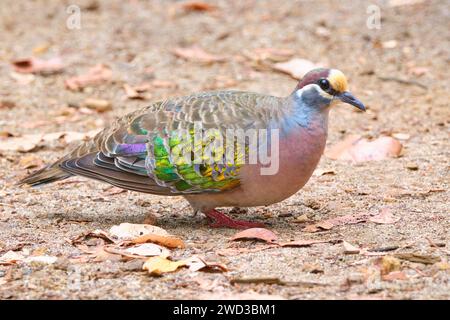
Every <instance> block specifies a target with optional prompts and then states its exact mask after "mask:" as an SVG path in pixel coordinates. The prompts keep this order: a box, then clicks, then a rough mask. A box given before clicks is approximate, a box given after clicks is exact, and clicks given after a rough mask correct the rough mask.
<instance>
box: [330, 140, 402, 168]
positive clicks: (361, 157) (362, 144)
mask: <svg viewBox="0 0 450 320" xmlns="http://www.w3.org/2000/svg"><path fill="white" fill-rule="evenodd" d="M402 147H403V146H402V144H401V143H400V142H399V141H398V140H396V139H394V138H392V137H380V138H377V139H375V140H373V141H368V140H366V139H363V138H361V137H360V136H356V135H351V136H348V137H347V138H346V139H344V140H343V141H341V142H339V143H337V144H336V145H334V146H332V147H331V148H328V149H327V150H326V151H325V156H327V157H328V158H330V159H333V160H350V161H352V162H355V163H357V162H365V161H378V160H383V159H386V158H390V157H397V156H399V155H400V152H401V151H402Z"/></svg>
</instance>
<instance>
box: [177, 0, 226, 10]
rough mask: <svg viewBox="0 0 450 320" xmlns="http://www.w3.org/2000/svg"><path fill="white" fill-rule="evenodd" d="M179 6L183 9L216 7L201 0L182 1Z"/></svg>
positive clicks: (212, 8)
mask: <svg viewBox="0 0 450 320" xmlns="http://www.w3.org/2000/svg"><path fill="white" fill-rule="evenodd" d="M181 7H182V8H183V9H184V10H185V11H213V10H216V9H217V7H216V6H214V5H212V4H209V3H207V2H202V1H187V2H183V3H181Z"/></svg>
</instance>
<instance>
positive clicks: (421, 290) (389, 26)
mask: <svg viewBox="0 0 450 320" xmlns="http://www.w3.org/2000/svg"><path fill="white" fill-rule="evenodd" d="M64 2H65V4H64V5H63V4H61V2H59V1H1V4H0V15H1V16H0V43H1V44H2V45H1V46H0V71H1V72H0V102H2V103H1V104H0V105H1V107H0V131H1V135H2V136H5V135H6V136H7V135H10V134H12V135H15V136H20V135H21V134H36V133H51V132H57V131H77V132H87V131H90V130H94V129H98V128H101V127H103V126H104V125H105V124H107V123H109V122H110V121H112V120H113V119H114V118H115V117H116V116H119V115H123V114H125V113H127V112H130V111H132V110H134V109H136V108H138V107H140V106H145V105H146V104H148V103H149V102H150V101H156V100H158V99H162V98H165V97H170V96H178V95H184V94H189V93H193V92H198V91H205V90H211V89H240V90H248V91H256V92H262V93H270V94H273V95H279V96H285V95H287V94H289V93H290V92H291V91H292V89H293V88H294V86H295V85H296V81H295V80H294V79H292V78H291V77H289V76H288V75H285V74H282V73H279V72H275V71H273V70H271V69H270V68H264V67H262V68H261V67H257V66H256V67H255V66H254V65H253V64H252V62H251V61H250V60H249V59H248V58H246V52H247V51H249V52H252V50H254V49H255V48H276V49H290V50H292V51H293V57H297V58H304V59H308V60H311V61H313V62H316V63H322V64H325V65H328V66H332V67H335V68H339V69H340V70H342V71H344V73H345V74H346V75H347V77H348V78H349V81H350V88H351V90H352V92H353V93H355V95H356V96H358V97H359V98H360V99H361V100H362V101H364V102H365V103H366V104H367V106H368V112H366V113H361V112H356V111H354V110H353V109H352V108H350V107H348V106H343V105H342V106H339V107H336V108H335V109H334V110H332V112H331V117H330V131H329V139H328V144H329V145H333V144H335V143H336V142H338V141H340V140H342V139H343V138H344V137H346V136H347V135H349V134H359V135H362V136H364V137H368V138H370V137H378V136H380V135H390V134H393V133H394V134H395V133H401V134H402V135H400V137H401V138H402V140H400V141H401V142H402V144H403V147H404V148H403V152H402V155H401V156H400V157H398V158H392V159H387V160H383V161H371V162H363V163H359V164H357V165H355V164H352V163H349V162H346V161H332V160H330V159H327V158H325V157H323V158H322V160H321V162H320V165H319V169H327V170H332V171H333V172H334V174H325V175H315V176H313V177H312V178H311V180H310V181H309V183H308V184H307V185H306V186H305V187H304V188H303V190H301V191H299V192H298V193H297V194H296V195H294V196H292V197H291V198H289V199H287V200H285V201H283V202H282V203H279V204H276V205H272V206H270V207H258V208H249V209H248V211H247V212H244V213H233V214H232V215H233V216H234V217H239V218H241V219H247V220H249V219H250V220H254V221H260V222H263V223H265V224H266V225H267V228H268V229H270V230H272V231H274V232H275V233H276V234H277V235H278V237H279V238H280V239H282V240H284V241H288V240H294V239H316V240H328V239H337V240H345V241H347V242H348V243H351V244H352V245H354V246H358V247H360V248H366V249H367V250H369V249H370V250H380V248H381V251H368V252H372V253H373V252H378V253H379V254H384V255H387V256H388V257H391V256H392V257H394V256H395V257H397V258H395V259H399V262H400V266H399V267H398V268H397V269H398V270H397V273H396V274H397V279H389V278H386V277H384V276H383V275H382V274H381V269H380V268H381V267H380V259H382V257H378V256H373V255H367V254H363V253H360V254H346V253H345V252H344V246H343V244H342V243H341V242H336V243H320V244H315V245H312V246H308V247H301V248H278V247H276V248H270V249H266V250H260V251H258V250H254V252H245V251H244V250H243V249H242V248H248V249H255V248H259V247H261V246H264V244H261V243H257V242H255V241H248V242H230V241H229V238H230V237H231V236H232V235H233V234H234V233H235V231H234V230H229V229H211V228H209V227H208V224H207V222H206V221H205V219H204V218H203V217H201V216H199V215H197V216H193V215H192V212H191V210H190V209H189V207H188V205H187V203H186V202H185V201H184V200H183V199H182V198H162V197H158V196H151V195H145V194H138V193H135V192H124V193H115V192H112V191H114V190H115V189H108V188H109V186H107V185H104V184H100V183H97V182H95V181H88V180H85V179H82V178H79V177H74V178H71V179H69V180H65V181H63V182H61V183H57V184H52V185H48V186H44V187H40V188H34V189H31V188H26V187H17V186H15V185H14V183H15V182H16V181H17V180H18V179H20V178H21V177H23V176H25V175H26V174H27V172H31V171H32V170H34V169H24V167H26V166H27V165H26V162H25V163H24V161H22V162H21V159H23V158H25V157H27V156H30V155H31V156H32V157H34V158H33V159H34V160H33V161H38V160H43V161H44V162H46V163H48V162H51V161H53V160H55V159H57V158H58V157H59V156H62V155H63V154H64V153H65V152H67V151H68V150H70V148H71V146H70V145H66V144H64V143H60V142H56V143H52V144H44V145H43V146H42V147H41V148H37V149H35V150H33V151H30V152H14V151H2V152H1V154H0V155H1V157H0V176H1V179H0V256H1V255H3V254H4V253H6V252H8V251H10V250H12V251H15V252H19V253H24V252H29V253H31V254H39V253H40V254H42V253H45V254H47V255H51V256H57V257H58V258H59V259H58V261H57V262H56V263H53V264H49V265H46V264H39V263H17V264H11V265H0V298H1V299H18V298H25V299H35V298H39V299H59V298H62V299H68V298H69V299H73V298H75V299H78V298H82V299H97V298H102V299H104V298H106V299H111V298H119V299H129V298H131V299H161V298H165V299H174V298H181V299H198V298H200V299H202V298H227V297H233V298H258V297H259V298H261V297H266V295H269V296H270V297H272V298H275V297H283V298H287V299H359V298H363V299H366V298H368V299H371V298H375V299H432V298H433V299H449V297H450V284H449V265H448V259H449V254H450V252H449V250H450V248H449V247H450V235H449V200H448V199H449V192H448V187H449V150H450V143H449V124H450V111H449V110H450V109H449V106H448V101H449V92H450V87H449V82H448V78H449V72H448V70H449V62H450V61H449V56H450V55H449V53H450V52H449V51H450V50H449V49H450V46H449V41H450V34H449V28H448V23H449V14H450V11H449V8H450V2H449V1H445V0H443V1H424V2H421V3H418V4H414V5H412V4H410V5H402V6H397V7H392V6H388V3H387V2H386V1H384V2H380V3H378V5H379V8H380V9H381V28H380V29H369V28H368V27H367V26H366V20H367V19H368V14H367V10H368V9H367V8H368V6H369V5H370V4H372V3H377V2H375V1H370V2H366V1H295V2H294V1H283V2H278V1H220V2H216V3H215V4H216V6H217V8H216V10H213V11H206V12H193V11H187V12H186V11H185V10H184V9H182V8H181V7H180V6H179V5H176V2H170V1H98V2H95V1H77V4H78V5H79V7H80V8H81V29H73V30H70V29H68V28H67V26H66V19H67V18H68V16H69V15H68V14H67V12H66V8H67V6H69V5H70V4H72V3H73V2H75V1H64ZM419 2H420V1H419ZM392 40H395V41H392ZM192 45H198V46H200V47H202V48H204V49H205V50H206V51H208V52H210V53H213V54H216V55H222V56H225V57H226V58H225V61H223V62H218V63H210V64H205V63H198V62H194V61H185V60H183V59H180V58H178V57H176V56H175V55H174V54H173V53H172V50H173V49H174V48H176V47H189V46H192ZM32 55H35V56H37V57H39V58H42V59H45V58H50V57H53V56H56V55H60V56H61V57H62V59H63V61H64V63H65V64H66V67H65V68H64V71H63V73H60V74H55V75H47V76H42V75H34V76H32V77H33V79H31V80H30V79H26V78H24V76H23V75H22V76H17V74H15V73H13V69H12V66H11V63H10V62H11V61H12V60H15V59H18V58H24V57H25V58H26V57H30V56H32ZM98 63H104V64H106V65H108V66H109V67H110V68H111V69H112V70H113V73H114V81H113V82H106V83H102V84H100V85H98V86H92V87H89V88H86V89H85V90H84V91H70V90H67V89H66V88H65V86H64V80H66V79H68V78H70V77H72V76H74V75H79V74H82V73H85V72H86V71H87V70H88V69H89V68H91V67H92V66H94V65H95V64H98ZM386 77H387V78H388V79H391V80H387V79H386ZM392 78H394V80H392ZM155 79H156V80H158V81H159V80H164V81H168V82H169V84H171V86H166V87H164V86H161V85H159V86H158V85H156V86H152V88H151V90H150V91H149V92H148V93H147V94H151V99H150V100H147V101H142V100H130V99H126V98H124V96H125V93H124V90H123V84H124V83H128V84H131V85H137V84H141V83H143V82H150V83H151V82H152V81H154V80H155ZM395 79H397V80H398V79H403V80H407V81H413V82H407V83H402V82H399V81H397V80H395ZM414 81H417V82H420V83H421V84H423V85H424V86H425V87H422V86H420V85H417V83H416V82H414ZM172 85H173V86H172ZM86 98H100V99H106V100H108V101H110V102H112V106H113V107H112V110H111V111H107V112H103V113H96V112H95V111H91V112H88V111H87V110H86V108H83V107H80V106H82V103H83V101H84V100H85V99H86ZM397 136H398V135H397ZM2 139H4V140H7V139H10V138H8V137H6V138H5V137H3V138H2ZM4 140H3V141H4ZM1 141H2V140H0V143H3V142H1ZM36 158H37V160H36ZM383 208H388V210H390V212H391V213H392V214H393V215H394V216H395V217H396V218H399V220H398V221H396V222H395V223H388V224H377V223H374V222H370V221H367V222H363V223H358V224H345V225H341V226H336V227H334V228H332V229H329V230H322V231H320V232H315V233H308V232H305V231H303V228H304V227H305V226H307V225H308V224H311V223H312V222H314V221H321V220H326V219H329V218H334V217H339V216H345V215H349V214H350V215H355V214H358V213H362V212H367V213H372V214H376V213H378V212H380V211H381V210H382V209H383ZM304 214H306V215H307V217H308V218H309V219H310V222H303V223H295V222H294V221H295V220H296V219H298V217H300V216H302V215H304ZM149 216H153V217H155V218H156V222H155V224H156V225H158V226H160V227H163V228H164V229H166V230H167V231H168V232H170V233H172V234H174V235H176V236H178V237H180V238H181V239H183V240H184V241H185V242H186V245H187V248H186V249H179V250H175V251H173V257H174V259H178V258H182V257H188V256H191V255H193V254H198V255H202V256H204V257H206V258H208V260H211V261H216V262H221V263H223V264H225V265H226V266H227V267H228V268H229V271H228V272H225V273H206V272H194V273H193V272H191V271H189V270H187V269H183V270H179V271H178V272H175V273H170V274H166V275H164V276H162V277H157V278H155V277H151V276H149V275H148V274H147V273H146V272H145V271H142V270H140V265H139V264H138V265H136V264H133V263H132V262H124V261H102V262H97V263H96V262H92V261H90V262H79V261H78V262H77V261H76V259H74V257H78V256H80V255H81V254H82V252H81V251H80V250H79V249H77V248H76V247H74V246H73V245H71V244H70V243H69V242H68V239H71V238H74V237H76V236H78V235H80V234H82V233H83V232H87V231H92V230H94V229H103V230H108V229H109V228H110V227H111V226H112V225H116V224H119V223H121V222H132V223H143V222H144V221H148V219H149ZM146 219H147V220H146ZM225 248H238V249H239V248H240V250H241V252H240V253H235V254H233V255H220V254H219V253H220V252H219V251H220V250H222V249H225ZM383 250H390V251H383ZM366 252H367V251H366ZM399 253H415V254H416V255H422V256H425V259H428V260H427V261H425V262H429V263H421V262H417V261H411V258H410V259H400V258H398V257H399V256H398V254H399ZM430 257H431V258H430ZM433 257H434V258H433ZM430 259H431V262H430V261H429V260H430ZM412 260H414V259H412ZM422 262H423V261H422ZM399 274H400V275H399ZM394 275H395V274H394ZM248 277H250V278H267V277H269V278H279V279H281V280H282V281H284V282H281V283H278V284H270V283H232V281H231V280H232V279H236V278H238V279H239V278H248ZM391 278H392V277H391ZM393 278H395V276H393ZM257 281H260V282H261V281H262V280H257ZM262 282H264V281H262ZM262 295H264V296H262Z"/></svg>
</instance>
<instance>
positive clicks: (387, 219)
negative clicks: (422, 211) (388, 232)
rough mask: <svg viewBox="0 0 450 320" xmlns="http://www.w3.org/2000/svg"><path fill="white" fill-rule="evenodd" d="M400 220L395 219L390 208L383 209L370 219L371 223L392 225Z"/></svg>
mask: <svg viewBox="0 0 450 320" xmlns="http://www.w3.org/2000/svg"><path fill="white" fill-rule="evenodd" d="M399 220H400V218H395V217H394V216H393V215H392V213H391V211H390V209H389V208H383V209H381V212H380V213H379V214H378V215H376V216H373V217H370V218H369V221H371V222H375V223H379V224H392V223H396V222H397V221H399Z"/></svg>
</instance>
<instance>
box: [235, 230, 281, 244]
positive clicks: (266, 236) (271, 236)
mask: <svg viewBox="0 0 450 320" xmlns="http://www.w3.org/2000/svg"><path fill="white" fill-rule="evenodd" d="M243 239H256V240H262V241H265V242H268V243H274V242H276V241H277V239H278V237H277V236H276V235H275V233H273V232H272V231H270V230H267V229H265V228H250V229H246V230H243V231H240V232H238V233H236V234H235V235H234V236H233V237H231V239H230V240H232V241H234V240H243Z"/></svg>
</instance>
